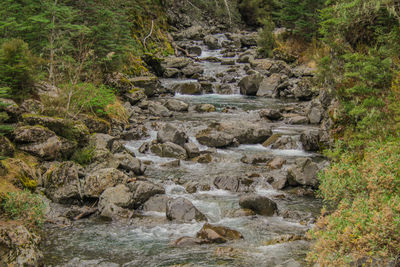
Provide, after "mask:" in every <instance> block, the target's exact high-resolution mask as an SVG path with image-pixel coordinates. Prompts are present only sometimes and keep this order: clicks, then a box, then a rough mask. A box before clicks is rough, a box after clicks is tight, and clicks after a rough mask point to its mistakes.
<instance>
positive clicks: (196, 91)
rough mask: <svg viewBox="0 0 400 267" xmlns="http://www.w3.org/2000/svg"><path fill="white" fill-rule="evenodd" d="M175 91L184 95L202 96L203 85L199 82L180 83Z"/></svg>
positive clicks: (174, 88)
mask: <svg viewBox="0 0 400 267" xmlns="http://www.w3.org/2000/svg"><path fill="white" fill-rule="evenodd" d="M173 90H174V91H175V92H177V93H181V94H184V95H201V94H202V88H201V85H200V84H199V83H197V82H187V83H178V84H176V85H175V86H174V87H173Z"/></svg>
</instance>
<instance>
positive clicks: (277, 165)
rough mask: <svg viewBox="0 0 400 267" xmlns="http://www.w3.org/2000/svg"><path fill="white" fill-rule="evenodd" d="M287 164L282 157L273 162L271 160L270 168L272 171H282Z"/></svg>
mask: <svg viewBox="0 0 400 267" xmlns="http://www.w3.org/2000/svg"><path fill="white" fill-rule="evenodd" d="M285 163H286V160H285V159H283V158H281V157H276V158H274V159H273V160H271V161H270V162H268V164H267V165H268V167H270V168H271V169H273V170H274V169H280V168H282V166H283V164H285Z"/></svg>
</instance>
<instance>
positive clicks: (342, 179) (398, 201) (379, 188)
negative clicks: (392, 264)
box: [308, 137, 400, 266]
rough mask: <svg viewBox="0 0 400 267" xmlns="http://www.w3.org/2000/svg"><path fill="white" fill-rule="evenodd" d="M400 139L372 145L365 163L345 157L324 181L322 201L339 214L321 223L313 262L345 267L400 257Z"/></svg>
mask: <svg viewBox="0 0 400 267" xmlns="http://www.w3.org/2000/svg"><path fill="white" fill-rule="evenodd" d="M399 159H400V139H399V137H396V138H390V139H389V140H388V141H382V142H379V141H378V142H373V143H372V144H370V145H369V146H368V147H367V148H366V149H365V155H364V159H363V160H359V161H358V160H354V159H353V158H352V155H351V153H350V152H349V153H346V154H344V155H342V157H341V160H340V161H339V162H338V163H335V164H333V165H332V166H331V167H330V168H329V169H328V170H326V171H325V173H323V174H322V175H321V177H320V181H321V185H320V192H319V194H320V196H323V197H324V199H325V200H326V201H327V202H328V203H330V204H331V205H338V208H337V209H336V210H335V211H334V212H333V213H332V214H331V215H328V216H325V217H321V218H320V219H319V220H318V223H317V228H316V229H315V230H314V231H312V232H311V236H312V237H313V238H315V239H317V242H316V243H315V245H314V247H313V252H312V253H310V254H309V255H308V260H309V261H310V262H318V263H319V264H320V265H322V266H326V265H331V266H344V265H349V264H350V263H351V262H354V261H357V260H359V259H365V258H368V259H371V258H374V259H383V260H384V261H390V260H392V259H394V258H395V257H397V256H398V255H399V254H400V160H399Z"/></svg>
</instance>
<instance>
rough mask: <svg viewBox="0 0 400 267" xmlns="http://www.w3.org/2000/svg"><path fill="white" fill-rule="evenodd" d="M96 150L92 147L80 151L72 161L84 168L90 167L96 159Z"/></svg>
mask: <svg viewBox="0 0 400 267" xmlns="http://www.w3.org/2000/svg"><path fill="white" fill-rule="evenodd" d="M94 149H95V147H94V146H91V145H89V146H86V147H84V148H81V149H78V150H76V151H75V153H74V154H73V155H72V157H71V160H72V161H75V162H76V163H79V164H81V165H83V166H85V165H88V164H89V163H91V162H92V159H93V157H94V152H95V151H94Z"/></svg>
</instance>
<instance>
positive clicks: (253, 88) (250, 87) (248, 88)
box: [239, 73, 264, 96]
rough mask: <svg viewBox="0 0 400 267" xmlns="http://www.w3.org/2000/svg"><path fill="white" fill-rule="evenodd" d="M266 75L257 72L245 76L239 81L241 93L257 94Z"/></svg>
mask: <svg viewBox="0 0 400 267" xmlns="http://www.w3.org/2000/svg"><path fill="white" fill-rule="evenodd" d="M263 79H264V77H263V76H262V75H261V74H259V73H257V74H252V75H249V76H246V77H244V78H243V79H241V80H240V82H239V87H240V93H241V94H242V95H250V96H255V95H257V92H258V90H259V88H260V84H261V82H262V81H263Z"/></svg>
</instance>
